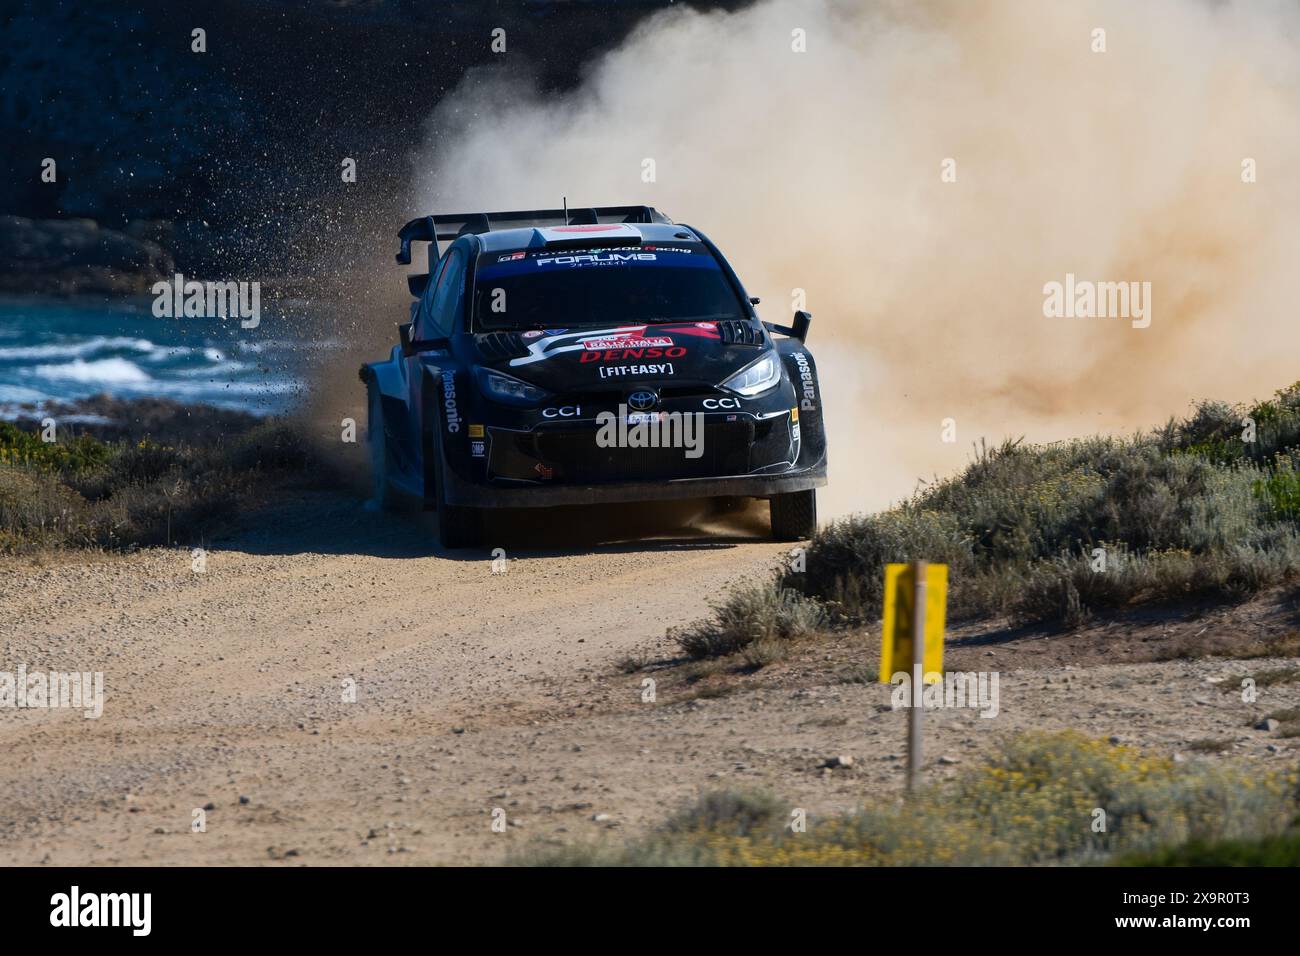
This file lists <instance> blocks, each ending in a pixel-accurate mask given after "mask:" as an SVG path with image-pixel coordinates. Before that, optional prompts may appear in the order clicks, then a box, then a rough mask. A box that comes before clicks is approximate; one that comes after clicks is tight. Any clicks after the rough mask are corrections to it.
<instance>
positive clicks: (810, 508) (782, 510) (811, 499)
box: [771, 488, 817, 541]
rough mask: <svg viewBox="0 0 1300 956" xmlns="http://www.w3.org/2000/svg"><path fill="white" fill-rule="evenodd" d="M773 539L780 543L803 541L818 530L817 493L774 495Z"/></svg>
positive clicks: (803, 492) (772, 503)
mask: <svg viewBox="0 0 1300 956" xmlns="http://www.w3.org/2000/svg"><path fill="white" fill-rule="evenodd" d="M771 508H772V537H773V538H775V539H776V540H778V541H802V540H804V539H805V538H811V537H812V536H813V532H815V531H816V530H817V491H816V489H814V488H809V489H808V490H807V491H791V492H789V493H787V494H784V495H773V496H772V501H771Z"/></svg>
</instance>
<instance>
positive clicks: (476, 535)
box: [438, 502, 483, 548]
mask: <svg viewBox="0 0 1300 956" xmlns="http://www.w3.org/2000/svg"><path fill="white" fill-rule="evenodd" d="M438 541H439V542H440V543H441V544H442V546H443V547H444V548H476V547H478V546H479V545H480V544H482V543H483V512H482V511H481V510H480V509H478V508H462V507H460V506H458V505H449V504H446V503H445V502H444V503H442V504H441V505H440V507H439V508H438Z"/></svg>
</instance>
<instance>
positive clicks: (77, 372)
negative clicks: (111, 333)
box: [33, 358, 150, 385]
mask: <svg viewBox="0 0 1300 956" xmlns="http://www.w3.org/2000/svg"><path fill="white" fill-rule="evenodd" d="M33 371H34V372H35V374H36V375H38V376H40V377H41V378H49V379H59V380H64V381H73V382H94V383H102V384H104V385H132V384H140V383H144V382H148V381H150V378H149V375H148V373H147V372H145V370H144V369H142V368H140V366H138V365H136V364H135V363H134V362H130V361H128V360H126V359H124V358H106V359H97V360H96V361H93V362H87V361H86V360H85V359H81V358H78V359H73V360H72V361H71V362H65V363H64V364H62V365H38V366H36V368H35V369H33Z"/></svg>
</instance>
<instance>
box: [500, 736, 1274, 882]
mask: <svg viewBox="0 0 1300 956" xmlns="http://www.w3.org/2000/svg"><path fill="white" fill-rule="evenodd" d="M1099 811H1100V812H1103V813H1104V815H1105V817H1104V819H1105V828H1104V829H1102V828H1094V824H1095V822H1096V821H1097V820H1099V819H1100V817H1099ZM1295 812H1296V779H1295V776H1294V772H1292V773H1291V774H1290V775H1287V774H1283V773H1277V772H1274V773H1261V772H1259V771H1258V770H1253V769H1252V770H1250V771H1239V770H1232V769H1228V768H1225V767H1221V766H1219V765H1216V764H1212V763H1202V762H1194V763H1189V764H1179V763H1175V762H1174V761H1172V760H1169V759H1165V758H1158V757H1150V756H1147V755H1144V754H1142V753H1141V752H1140V751H1137V750H1134V749H1132V748H1130V747H1125V746H1115V745H1111V744H1108V743H1106V742H1104V741H1099V740H1091V739H1089V738H1087V737H1084V736H1083V735H1081V734H1078V733H1075V732H1070V731H1067V732H1064V733H1057V734H1028V735H1022V736H1019V737H1014V738H1011V739H1010V740H1008V741H1007V742H1006V743H1005V744H1004V745H1003V747H1002V749H1001V750H1000V751H999V752H998V753H997V754H995V755H994V756H993V757H992V758H991V759H989V760H988V761H986V762H985V763H984V764H982V765H981V766H978V767H974V768H972V769H970V770H968V771H966V772H965V773H963V774H961V775H960V776H959V777H958V778H957V779H956V780H954V781H952V782H951V783H947V784H942V785H937V786H934V787H930V788H928V789H925V790H922V791H921V792H920V793H919V794H917V795H916V797H915V798H914V799H912V800H910V801H907V802H906V803H902V804H889V805H886V806H876V807H873V808H864V809H860V810H857V811H855V812H851V813H844V814H836V815H831V816H829V817H821V818H819V817H816V816H810V817H809V819H808V827H807V831H806V832H803V833H799V832H795V831H793V830H792V829H791V827H790V821H791V806H790V805H788V804H784V803H782V802H780V801H778V800H774V799H772V798H770V797H767V798H765V797H762V796H756V795H753V794H736V793H727V792H724V793H714V794H708V795H706V796H704V797H703V798H702V799H701V800H700V801H699V802H698V803H697V804H696V805H695V806H693V807H691V808H688V809H686V810H683V811H680V812H678V813H677V814H675V815H674V816H672V817H671V818H670V819H669V820H668V822H667V823H665V824H664V825H663V826H661V827H660V828H658V829H657V830H655V831H654V832H652V833H650V834H649V835H647V836H646V837H644V838H642V839H639V840H635V841H633V842H632V843H630V844H628V845H626V846H624V847H621V848H618V847H610V846H603V847H592V848H574V847H569V848H566V849H564V850H560V851H557V852H556V853H554V854H552V853H550V852H548V851H546V850H545V849H544V848H542V849H539V848H534V849H532V850H530V851H528V852H526V853H525V854H523V855H521V856H520V857H517V858H516V859H515V862H525V863H540V864H550V865H574V864H581V863H600V864H606V865H617V864H624V865H653V864H656V863H680V864H685V865H711V866H826V865H841V866H934V865H977V864H985V865H999V864H1000V865H1019V866H1024V865H1041V864H1086V863H1109V862H1115V861H1124V862H1127V861H1128V860H1129V859H1131V857H1130V856H1128V855H1129V854H1134V853H1152V852H1155V851H1158V850H1160V849H1161V848H1165V847H1171V846H1185V845H1188V844H1189V843H1191V842H1192V841H1200V842H1203V843H1207V844H1208V843H1218V842H1219V841H1225V840H1229V841H1239V840H1260V839H1269V838H1275V837H1277V836H1279V835H1280V834H1283V833H1285V832H1286V831H1287V828H1288V825H1289V824H1290V822H1291V821H1292V819H1293V818H1294V815H1295ZM1157 865H1158V864H1157Z"/></svg>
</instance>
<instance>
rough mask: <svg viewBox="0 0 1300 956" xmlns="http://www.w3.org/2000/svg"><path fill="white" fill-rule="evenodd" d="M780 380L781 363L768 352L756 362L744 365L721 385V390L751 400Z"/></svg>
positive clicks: (773, 354)
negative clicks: (724, 389)
mask: <svg viewBox="0 0 1300 956" xmlns="http://www.w3.org/2000/svg"><path fill="white" fill-rule="evenodd" d="M780 380H781V363H780V362H779V361H777V358H776V353H775V352H768V353H767V354H766V355H764V356H763V357H762V358H761V359H759V360H758V361H757V362H753V363H751V364H749V365H746V366H745V367H744V368H742V369H741V370H740V371H739V372H737V373H736V374H735V375H733V376H731V378H729V379H727V380H726V381H725V382H723V383H722V387H723V388H727V389H730V390H731V391H733V392H735V393H736V394H737V395H744V396H745V397H746V398H752V397H753V396H755V395H757V394H759V393H760V392H766V391H767V390H768V389H769V388H771V387H772V386H773V385H775V384H776V383H777V382H779V381H780Z"/></svg>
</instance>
